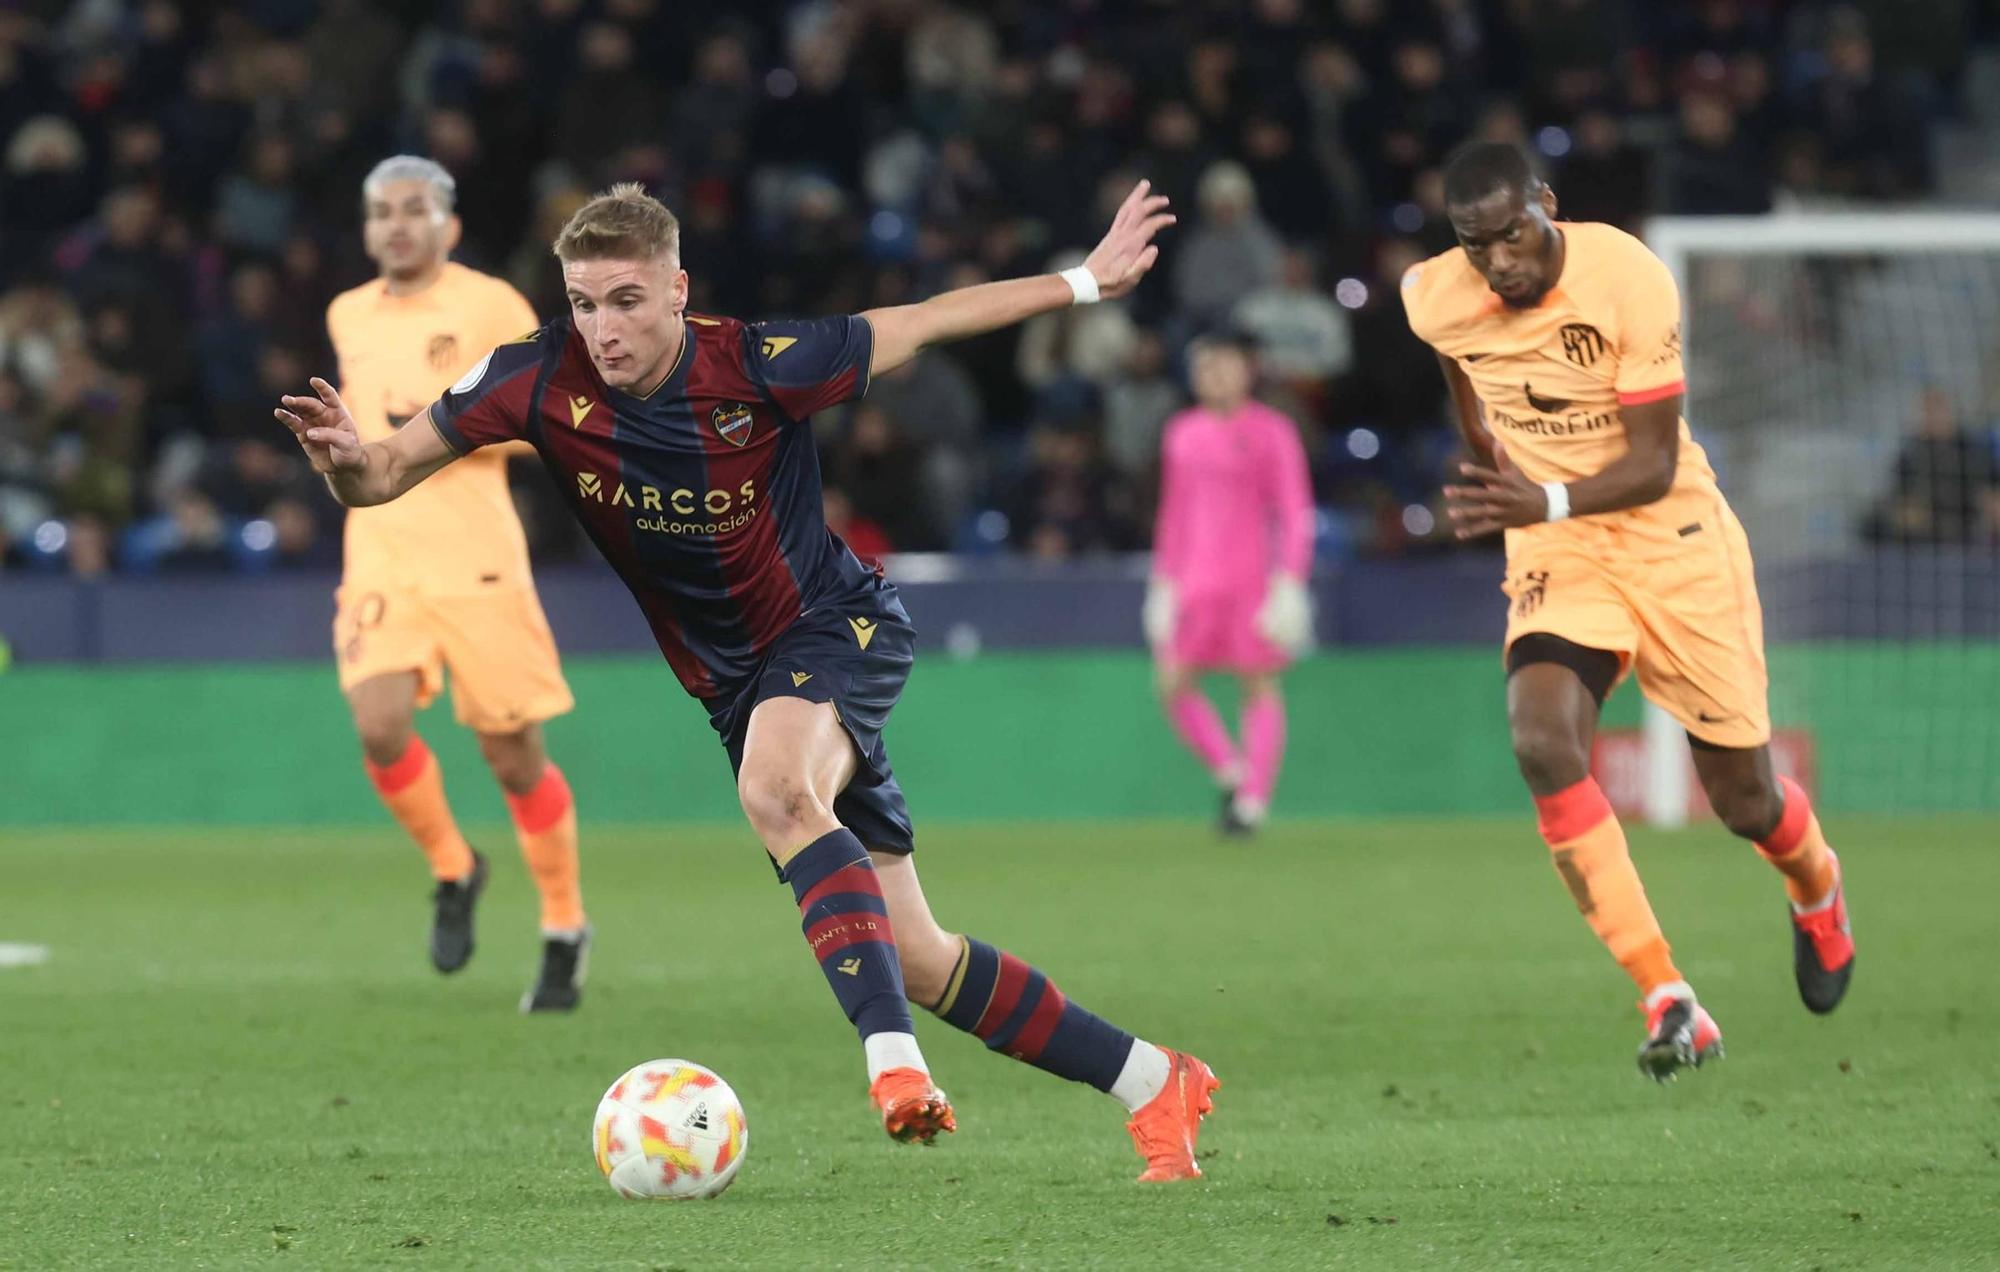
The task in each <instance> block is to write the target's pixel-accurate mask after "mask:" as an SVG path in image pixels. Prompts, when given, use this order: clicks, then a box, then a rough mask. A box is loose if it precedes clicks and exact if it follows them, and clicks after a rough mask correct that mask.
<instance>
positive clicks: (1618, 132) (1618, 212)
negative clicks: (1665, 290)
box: [1553, 110, 1652, 234]
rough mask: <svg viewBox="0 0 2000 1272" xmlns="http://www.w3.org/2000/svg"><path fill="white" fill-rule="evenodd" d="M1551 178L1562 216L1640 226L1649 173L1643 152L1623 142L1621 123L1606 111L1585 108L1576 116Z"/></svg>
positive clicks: (1634, 230)
mask: <svg viewBox="0 0 2000 1272" xmlns="http://www.w3.org/2000/svg"><path fill="white" fill-rule="evenodd" d="M1553 180H1554V181H1555V187H1556V194H1557V197H1558V198H1559V199H1560V200H1561V206H1562V215H1563V216H1564V217H1566V218H1568V219H1570V220H1572V221H1603V222H1606V223H1608V224H1611V225H1615V226H1617V227H1618V228H1620V229H1622V230H1628V231H1630V232H1632V233H1635V234H1636V233H1638V232H1639V229H1640V222H1641V221H1642V220H1643V219H1644V217H1645V213H1646V193H1647V191H1648V190H1649V189H1650V188H1651V184H1650V183H1651V180H1652V178H1651V175H1650V173H1649V172H1648V170H1647V164H1646V158H1645V155H1644V154H1643V152H1641V151H1640V150H1638V149H1637V148H1635V147H1633V146H1630V145H1627V144H1626V139H1625V129H1624V125H1622V124H1620V123H1619V122H1618V119H1617V118H1616V117H1615V116H1614V115H1612V114H1611V113H1610V112H1609V111H1605V110H1590V111H1586V112H1584V114H1583V116H1582V117H1581V118H1579V119H1578V120H1577V121H1576V127H1575V129H1574V130H1573V131H1572V133H1571V139H1570V151H1569V154H1567V155H1565V156H1564V157H1563V160H1562V163H1561V166H1560V167H1558V168H1557V170H1556V175H1555V177H1554V178H1553Z"/></svg>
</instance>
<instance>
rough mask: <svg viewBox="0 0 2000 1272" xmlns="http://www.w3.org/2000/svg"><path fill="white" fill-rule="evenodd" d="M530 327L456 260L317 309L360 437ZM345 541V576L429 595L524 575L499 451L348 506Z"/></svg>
mask: <svg viewBox="0 0 2000 1272" xmlns="http://www.w3.org/2000/svg"><path fill="white" fill-rule="evenodd" d="M538 325H539V323H538V321H537V319H536V318H535V311H534V310H533V309H532V308H530V307H529V305H528V302H527V301H526V300H524V299H522V297H521V294H520V293H519V292H517V291H515V290H514V289H513V288H512V287H510V286H508V285H507V284H506V283H505V282H503V281H502V280H500V279H498V278H493V277H490V276H488V275H486V274H481V273H479V272H478V271H477V270H471V269H467V268H466V267H465V266H463V265H459V264H457V263H455V262H454V263H448V264H447V265H446V266H445V267H444V273H443V274H442V275H441V276H440V277H439V278H438V280H437V281H436V282H435V283H433V284H431V285H430V286H429V287H427V288H425V289H424V290H423V291H422V292H419V293H417V294H416V295H413V296H392V295H390V294H389V289H388V284H387V283H386V282H384V281H383V280H382V279H379V278H378V279H376V280H375V281H373V282H369V283H363V284H362V285H361V286H359V287H356V288H354V289H353V290H351V291H346V292H342V293H341V294H340V295H339V296H337V297H335V298H334V301H333V303H332V304H331V305H329V306H327V310H326V326H327V332H328V334H329V335H330V336H331V337H332V339H333V351H334V353H335V354H336V355H337V356H338V358H339V359H340V395H341V397H342V398H343V399H344V400H345V401H346V403H347V408H348V410H349V411H350V412H351V413H352V414H353V416H354V423H355V427H356V428H357V429H358V430H359V431H360V433H361V440H362V441H363V442H372V441H379V440H381V439H382V438H385V437H388V436H389V435H390V434H391V433H392V432H394V431H395V430H396V429H397V428H400V427H401V426H402V424H403V422H404V421H406V420H408V419H410V418H412V417H414V416H416V415H419V414H421V413H422V412H423V410H424V408H425V407H427V406H429V405H430V404H431V403H432V402H434V401H436V400H437V399H438V397H439V396H441V395H442V394H443V393H444V391H445V389H447V388H449V387H450V386H451V384H452V383H453V382H454V381H456V380H457V379H458V378H459V377H460V376H462V375H464V374H465V373H466V371H467V370H468V369H470V368H471V367H472V365H473V364H474V363H475V362H477V361H478V360H479V359H480V358H482V357H484V356H485V354H486V352H487V351H488V350H490V349H492V348H493V347H494V346H495V345H500V344H505V343H506V342H508V341H510V340H516V339H519V338H520V337H521V336H523V335H525V334H527V333H529V332H531V331H532V330H533V329H534V328H535V327H536V326H538ZM423 427H428V425H425V426H423ZM346 548H347V551H346V570H345V576H346V579H347V580H348V581H349V582H357V581H358V582H361V583H364V584H367V585H370V586H388V585H394V586H398V587H405V588H415V589H417V590H420V591H423V592H425V593H428V594H431V595H452V594H456V593H464V592H474V591H479V590H483V589H486V588H490V587H492V586H494V585H495V584H504V585H514V586H522V587H526V586H531V585H532V578H531V576H530V574H529V572H528V545H527V540H526V537H525V536H524V535H523V534H522V532H521V520H520V517H519V516H518V515H517V514H516V513H515V511H514V500H513V497H512V496H511V495H510V494H509V493H508V490H507V461H506V457H505V456H504V455H502V454H499V453H498V452H493V453H488V454H476V455H469V456H467V457H466V458H464V459H461V460H459V461H458V462H456V463H454V464H452V465H450V466H449V467H447V468H445V469H444V470H443V471H441V472H439V473H436V474H434V475H433V476H431V477H430V478H429V479H428V480H427V481H425V482H424V484H423V485H421V486H419V487H417V488H416V489H415V490H413V491H411V492H410V493H408V494H406V495H404V496H403V497H402V498H401V499H397V500H393V501H391V502H389V503H385V504H380V505H378V506H376V507H373V508H353V509H349V510H348V514H347V544H346Z"/></svg>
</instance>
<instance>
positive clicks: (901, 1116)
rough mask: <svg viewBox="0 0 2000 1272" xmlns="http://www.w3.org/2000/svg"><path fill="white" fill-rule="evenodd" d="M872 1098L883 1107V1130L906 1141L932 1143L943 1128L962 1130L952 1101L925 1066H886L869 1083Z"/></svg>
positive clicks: (896, 1138)
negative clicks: (938, 1087) (954, 1113)
mask: <svg viewBox="0 0 2000 1272" xmlns="http://www.w3.org/2000/svg"><path fill="white" fill-rule="evenodd" d="M868 1098H869V1099H871V1100H873V1101H875V1107H876V1108H878V1109H880V1110H882V1129H883V1130H885V1131H887V1132H889V1138H890V1139H893V1140H895V1141H897V1142H898V1143H902V1144H909V1143H923V1144H928V1143H930V1142H931V1141H932V1140H934V1139H936V1138H937V1136H938V1132H939V1131H955V1130H957V1129H958V1118H957V1117H955V1116H953V1114H952V1111H951V1101H950V1100H948V1099H946V1098H945V1094H944V1092H942V1091H940V1090H938V1089H937V1087H936V1086H935V1085H934V1084H933V1083H932V1082H931V1075H930V1074H928V1073H925V1072H924V1071H923V1070H922V1069H912V1068H909V1067H907V1066H905V1067H903V1068H899V1069H884V1070H882V1073H881V1075H880V1076H878V1077H877V1078H876V1079H875V1081H873V1082H872V1083H870V1084H869V1086H868Z"/></svg>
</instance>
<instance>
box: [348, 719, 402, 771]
mask: <svg viewBox="0 0 2000 1272" xmlns="http://www.w3.org/2000/svg"><path fill="white" fill-rule="evenodd" d="M354 732H355V733H356V735H357V736H359V737H360V739H361V752H362V754H364V755H366V756H367V757H368V762H369V763H371V764H375V765H378V766H380V767H383V768H386V767H388V766H389V765H391V764H394V763H395V762H396V761H397V760H400V759H402V758H403V753H404V752H405V751H407V750H409V749H410V740H411V739H412V738H414V737H415V736H416V723H415V721H413V720H411V719H410V718H409V717H408V716H406V715H404V714H402V713H401V712H395V711H369V710H361V711H356V712H355V713H354Z"/></svg>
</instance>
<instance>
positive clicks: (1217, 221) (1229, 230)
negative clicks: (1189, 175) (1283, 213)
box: [1173, 161, 1282, 325]
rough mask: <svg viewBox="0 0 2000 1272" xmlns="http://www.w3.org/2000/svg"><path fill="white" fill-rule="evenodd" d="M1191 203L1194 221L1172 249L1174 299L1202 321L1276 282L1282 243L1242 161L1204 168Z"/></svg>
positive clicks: (1203, 322) (1217, 315)
mask: <svg viewBox="0 0 2000 1272" xmlns="http://www.w3.org/2000/svg"><path fill="white" fill-rule="evenodd" d="M1196 204H1197V207H1198V209H1199V216H1198V218H1197V221H1196V224H1195V226H1194V228H1193V230H1192V231H1190V232H1189V233H1188V235H1187V236H1186V238H1185V239H1183V240H1182V242H1181V243H1179V244H1178V245H1176V250H1175V252H1174V263H1173V271H1174V272H1173V279H1174V300H1175V301H1176V302H1177V303H1178V305H1179V307H1180V309H1181V311H1182V313H1183V314H1184V315H1185V316H1186V317H1187V318H1189V319H1190V320H1192V321H1193V322H1195V323H1197V324H1200V325H1207V324H1208V323H1209V322H1211V321H1213V320H1215V319H1217V318H1220V317H1222V316H1223V315H1225V314H1227V313H1228V312H1229V310H1230V308H1231V306H1233V305H1234V304H1235V303H1236V302H1237V300H1238V299H1240V298H1242V297H1243V296H1246V295H1248V294H1250V293H1251V292H1254V291H1256V290H1257V289H1259V288H1260V287H1267V286H1269V285H1270V284H1272V283H1274V282H1276V281H1277V279H1278V266H1279V256H1280V253H1281V251H1282V248H1281V246H1280V244H1279V241H1278V236H1277V235H1276V234H1275V233H1273V232H1272V230H1271V227H1270V226H1269V225H1267V224H1265V223H1264V220H1263V218H1262V217H1260V216H1259V215H1258V213H1257V189H1256V187H1255V186H1254V185H1252V184H1251V182H1250V174H1249V173H1248V172H1246V171H1244V169H1243V165H1242V164H1239V163H1234V162H1229V161H1224V162H1222V163H1218V164H1215V165H1214V166H1213V167H1211V168H1209V170H1208V171H1207V172H1205V173H1203V174H1202V178H1201V188H1200V191H1199V193H1198V195H1197V198H1196Z"/></svg>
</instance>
